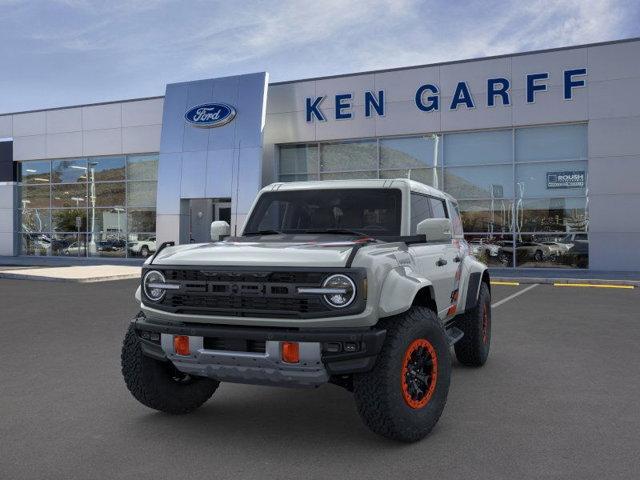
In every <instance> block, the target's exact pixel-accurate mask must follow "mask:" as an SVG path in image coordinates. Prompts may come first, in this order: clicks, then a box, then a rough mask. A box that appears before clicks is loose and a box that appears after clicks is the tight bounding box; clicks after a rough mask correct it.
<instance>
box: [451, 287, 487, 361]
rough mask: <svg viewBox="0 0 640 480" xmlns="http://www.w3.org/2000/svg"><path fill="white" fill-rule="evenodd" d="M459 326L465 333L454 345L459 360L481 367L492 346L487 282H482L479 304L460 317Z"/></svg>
mask: <svg viewBox="0 0 640 480" xmlns="http://www.w3.org/2000/svg"><path fill="white" fill-rule="evenodd" d="M457 327H458V328H459V329H460V330H462V333H464V336H463V337H462V338H461V339H460V340H459V341H458V342H456V344H455V347H454V348H455V351H456V358H457V359H458V362H460V363H462V364H463V365H467V366H469V367H481V366H482V365H484V364H485V362H486V361H487V358H488V357H489V349H490V347H491V293H490V292H489V286H488V285H487V284H486V283H485V282H482V283H481V284H480V293H479V295H478V303H477V305H476V306H475V307H474V308H472V309H471V310H469V311H468V312H465V313H464V314H462V315H460V316H459V317H458V321H457Z"/></svg>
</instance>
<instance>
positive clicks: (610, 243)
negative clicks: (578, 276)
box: [589, 232, 640, 272]
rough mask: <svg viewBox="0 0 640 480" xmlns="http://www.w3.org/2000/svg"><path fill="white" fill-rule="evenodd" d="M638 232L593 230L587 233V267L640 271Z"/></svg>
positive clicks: (639, 234)
mask: <svg viewBox="0 0 640 480" xmlns="http://www.w3.org/2000/svg"><path fill="white" fill-rule="evenodd" d="M638 245H640V233H625V234H621V233H617V232H610V233H604V232H593V233H590V234H589V268H590V269H592V270H611V271H632V272H637V271H640V248H638Z"/></svg>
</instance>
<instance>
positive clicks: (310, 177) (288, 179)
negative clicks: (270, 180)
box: [280, 173, 318, 182]
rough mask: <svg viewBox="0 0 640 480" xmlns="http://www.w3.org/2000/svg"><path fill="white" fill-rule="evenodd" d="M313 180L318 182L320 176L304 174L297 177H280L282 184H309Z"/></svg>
mask: <svg viewBox="0 0 640 480" xmlns="http://www.w3.org/2000/svg"><path fill="white" fill-rule="evenodd" d="M312 180H318V175H317V174H315V175H311V174H309V175H305V174H303V173H299V174H297V175H280V181H281V182H309V181H312Z"/></svg>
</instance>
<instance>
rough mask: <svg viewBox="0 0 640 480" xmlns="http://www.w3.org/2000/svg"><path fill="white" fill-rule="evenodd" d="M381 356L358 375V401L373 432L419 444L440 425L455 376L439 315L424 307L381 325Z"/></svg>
mask: <svg viewBox="0 0 640 480" xmlns="http://www.w3.org/2000/svg"><path fill="white" fill-rule="evenodd" d="M382 326H383V327H384V328H386V330H387V336H386V339H385V343H384V346H383V347H382V351H381V352H380V355H379V356H378V359H377V360H376V364H375V366H374V368H373V370H371V371H370V372H367V373H363V374H358V375H355V376H354V396H355V400H356V406H357V408H358V412H359V414H360V416H361V417H362V419H363V421H364V423H365V424H366V425H367V426H368V427H369V428H370V429H371V430H372V431H373V432H375V433H377V434H379V435H382V436H384V437H387V438H391V439H394V440H400V441H404V442H415V441H417V440H420V439H422V438H424V437H425V436H426V435H427V434H428V433H429V432H430V431H431V429H433V427H434V426H435V424H436V423H437V422H438V419H439V418H440V415H441V414H442V411H443V410H444V406H445V404H446V402H447V394H448V392H449V382H450V377H451V360H450V355H449V346H448V343H447V340H446V337H445V332H444V329H443V328H442V324H441V323H440V320H439V319H438V316H437V315H436V314H435V313H434V312H433V311H432V310H430V309H428V308H426V307H419V306H415V307H412V308H411V310H409V311H407V312H405V313H403V314H401V315H397V316H394V317H391V318H389V319H387V320H384V321H383V322H382Z"/></svg>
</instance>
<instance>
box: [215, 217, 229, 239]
mask: <svg viewBox="0 0 640 480" xmlns="http://www.w3.org/2000/svg"><path fill="white" fill-rule="evenodd" d="M230 234H231V227H230V226H229V224H228V223H227V222H225V221H224V220H216V221H215V222H211V241H212V242H218V241H220V240H221V239H222V238H223V237H228V236H229V235H230Z"/></svg>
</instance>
